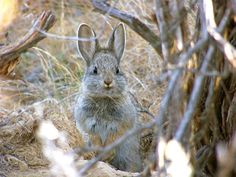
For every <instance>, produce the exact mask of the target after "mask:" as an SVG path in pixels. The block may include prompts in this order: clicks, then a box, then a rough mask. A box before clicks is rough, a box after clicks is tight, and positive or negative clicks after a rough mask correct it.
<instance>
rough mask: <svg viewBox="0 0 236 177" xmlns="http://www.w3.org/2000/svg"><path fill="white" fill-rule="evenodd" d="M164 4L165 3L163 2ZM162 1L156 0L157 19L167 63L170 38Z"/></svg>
mask: <svg viewBox="0 0 236 177" xmlns="http://www.w3.org/2000/svg"><path fill="white" fill-rule="evenodd" d="M162 2H163V1H162ZM162 2H161V0H156V18H157V21H158V26H159V27H160V28H159V29H160V36H161V47H162V53H163V57H164V60H165V61H169V55H170V54H169V46H170V45H169V38H168V33H167V30H168V26H167V23H166V21H165V17H164V7H163V5H162Z"/></svg>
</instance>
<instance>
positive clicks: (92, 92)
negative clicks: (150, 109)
mask: <svg viewBox="0 0 236 177" xmlns="http://www.w3.org/2000/svg"><path fill="white" fill-rule="evenodd" d="M78 36H79V37H84V38H91V39H95V38H96V35H95V33H94V31H93V30H92V29H91V28H90V27H89V26H87V25H85V24H82V25H80V27H79V29H78ZM124 47H125V31H124V26H123V24H119V25H118V26H117V27H116V28H115V29H114V30H113V33H112V36H111V38H110V40H109V42H108V46H107V47H105V48H101V47H100V45H99V43H98V41H97V39H96V40H90V41H86V42H85V41H79V42H78V49H79V52H80V54H81V55H82V57H83V58H84V60H85V61H86V64H87V67H86V71H85V74H84V77H83V80H82V86H81V94H80V96H79V97H78V100H77V103H76V105H75V109H74V117H75V120H76V123H77V127H78V129H79V130H80V131H81V133H82V134H84V132H85V133H86V134H88V135H89V140H90V141H91V143H92V144H93V145H98V146H106V145H108V144H111V143H113V142H114V141H115V140H116V139H117V138H119V137H120V136H122V135H123V134H124V133H125V132H126V131H127V130H130V129H132V128H133V127H135V126H138V123H137V116H138V114H137V110H136V108H135V106H134V105H133V103H132V101H131V99H130V96H129V93H128V88H127V81H126V78H125V76H124V73H123V72H122V71H121V68H120V60H121V57H122V55H123V52H124ZM111 164H112V165H113V166H115V167H116V168H118V169H120V170H127V171H140V170H141V168H142V162H141V159H140V152H139V136H138V135H134V136H132V137H131V138H129V139H127V140H126V141H125V142H124V143H123V144H121V145H119V146H118V147H117V148H116V149H115V153H114V158H113V159H112V160H111Z"/></svg>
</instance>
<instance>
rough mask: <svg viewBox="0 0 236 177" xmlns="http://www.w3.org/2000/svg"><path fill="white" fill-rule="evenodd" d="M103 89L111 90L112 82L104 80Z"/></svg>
mask: <svg viewBox="0 0 236 177" xmlns="http://www.w3.org/2000/svg"><path fill="white" fill-rule="evenodd" d="M104 87H105V88H111V87H112V80H111V79H106V80H104Z"/></svg>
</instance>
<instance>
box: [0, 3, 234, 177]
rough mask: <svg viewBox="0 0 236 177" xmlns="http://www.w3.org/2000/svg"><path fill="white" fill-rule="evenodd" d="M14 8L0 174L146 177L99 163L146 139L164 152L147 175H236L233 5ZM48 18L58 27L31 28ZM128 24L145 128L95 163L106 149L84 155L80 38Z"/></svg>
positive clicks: (0, 111)
mask: <svg viewBox="0 0 236 177" xmlns="http://www.w3.org/2000/svg"><path fill="white" fill-rule="evenodd" d="M3 2H7V1H5V0H3V1H0V8H1V7H3V6H1V3H3ZM9 2H10V1H9ZM11 2H12V3H11V4H4V7H7V5H13V6H14V8H13V9H12V11H11V12H9V14H7V13H6V11H1V13H3V14H1V13H0V17H4V16H6V19H5V20H2V21H1V20H0V21H1V22H3V23H0V43H1V44H2V46H0V65H1V69H0V73H1V81H0V99H1V100H0V142H1V143H0V175H3V176H4V175H5V176H51V175H54V176H80V175H82V174H84V173H85V174H86V176H94V174H95V176H138V175H140V174H138V173H129V172H121V171H118V170H115V169H113V168H112V167H111V166H109V165H108V164H107V163H104V162H97V161H99V160H101V159H102V158H103V156H104V155H105V154H106V153H107V152H109V151H110V150H112V148H113V147H114V146H115V145H116V143H120V142H122V141H123V140H124V139H125V138H126V137H125V136H129V135H131V134H132V133H137V132H138V131H142V135H143V144H142V145H141V146H142V147H143V148H147V149H149V147H146V146H147V145H148V146H151V144H152V145H156V144H157V147H156V148H155V146H153V147H152V148H151V154H150V155H149V156H150V158H148V160H147V161H146V164H145V165H146V168H145V170H144V171H143V172H142V173H141V175H143V176H218V177H231V176H235V173H236V172H235V171H236V169H235V158H234V157H235V153H236V151H235V149H236V148H235V143H236V140H235V139H236V138H235V130H236V127H235V126H236V124H235V120H236V119H235V118H236V114H235V81H236V80H235V58H236V57H235V56H236V55H235V48H234V47H235V39H234V38H235V37H234V36H235V15H234V14H235V6H236V4H235V2H234V1H231V0H227V1H215V0H213V1H211V0H199V1H191V0H185V1H178V0H173V1H162V0H155V1H144V0H139V1H135V0H134V1H123V0H120V1H117V2H116V1H106V2H105V1H96V0H92V1H75V0H61V1H54V0H53V1H47V0H38V1H27V0H21V1H17V0H11ZM5 5H6V6H5ZM6 9H7V8H6ZM45 10H50V11H52V14H53V15H55V16H56V19H57V21H56V22H55V24H54V19H53V20H52V21H51V23H38V24H39V26H38V28H40V30H39V29H38V28H31V26H34V27H35V25H33V24H37V21H35V19H37V18H44V19H45V17H50V18H54V17H53V15H52V14H51V13H49V11H45ZM43 11H45V12H43ZM4 12H5V14H4ZM42 12H43V13H42ZM40 14H41V16H40ZM120 14H121V16H119V15H120ZM127 14H129V15H127ZM111 16H112V17H114V18H112V17H111ZM119 21H123V22H124V23H126V24H127V26H126V30H127V44H126V51H125V56H124V58H123V61H122V65H123V66H124V68H125V72H126V75H127V78H128V81H129V87H130V91H131V93H132V94H133V95H134V97H135V98H136V99H137V101H138V102H139V104H138V106H139V109H140V115H141V116H140V121H141V122H143V124H144V125H143V127H142V128H140V129H139V130H130V131H129V132H128V133H127V134H126V135H125V136H124V137H122V138H123V139H122V138H121V139H119V140H118V141H117V142H115V144H112V145H111V146H108V147H106V148H105V149H103V150H100V151H101V153H100V155H98V156H97V157H94V153H93V151H94V150H98V149H96V147H94V149H89V148H88V149H86V148H85V147H84V148H81V147H83V146H84V142H83V140H82V135H80V134H79V133H78V130H77V129H76V126H75V122H74V120H73V117H72V109H73V105H74V101H75V97H76V95H78V92H79V86H80V79H81V76H82V75H83V68H84V63H83V61H82V60H81V58H80V56H78V55H77V49H76V42H75V41H76V40H77V39H76V38H75V34H76V30H77V27H78V25H79V24H80V23H83V22H86V23H88V24H89V25H90V26H92V27H93V28H94V29H95V31H98V34H97V35H98V36H99V38H101V40H103V39H106V38H107V37H108V36H109V34H110V32H111V29H112V27H114V26H115V25H116V24H117V23H119ZM46 22H49V21H47V20H46ZM53 24H54V26H52V25H53ZM44 25H46V26H47V25H49V26H48V27H46V28H45V26H44ZM50 27H52V29H51V30H50V31H49V32H48V33H47V30H48V29H49V28H50ZM157 27H158V28H157ZM30 28H31V30H30ZM145 29H147V30H145ZM135 31H136V32H135ZM31 34H37V35H33V37H32V36H31ZM20 36H26V37H25V38H23V40H22V38H21V37H20ZM35 36H36V37H35ZM44 37H46V39H44V40H42V41H40V42H39V40H41V39H42V38H44ZM35 38H36V39H37V40H33V41H36V42H33V43H32V39H35ZM24 39H26V40H24ZM154 39H155V40H154ZM27 42H28V45H25V46H26V47H25V48H21V47H22V43H23V44H27ZM37 42H39V43H38V44H37V45H32V44H36V43H37ZM19 46H20V47H19ZM12 47H13V48H14V47H15V48H16V49H22V50H19V51H18V52H15V53H14V50H11V49H12ZM8 51H11V52H12V54H13V55H3V54H4V52H8ZM23 51H24V52H23ZM22 52H23V53H22ZM2 56H7V57H5V58H4V57H2ZM9 56H10V57H9ZM9 61H11V62H9ZM12 61H13V62H12ZM19 61H20V62H19ZM18 62H19V63H18ZM146 123H147V124H146ZM156 125H157V126H156ZM54 126H55V127H54ZM40 127H41V128H40ZM153 127H157V128H154V129H155V130H156V133H155V134H153V131H151V132H152V135H151V136H149V135H150V131H149V130H151V129H152V128H153ZM38 130H41V131H38ZM40 132H41V134H40ZM146 137H147V138H146ZM150 137H151V139H152V143H150V141H149V139H148V138H150ZM149 150H150V149H149ZM54 153H55V154H54ZM52 154H54V155H52ZM61 159H63V160H61ZM84 159H92V160H89V161H87V160H84ZM59 162H60V163H59ZM96 162H97V163H96ZM94 164H96V165H95V166H94Z"/></svg>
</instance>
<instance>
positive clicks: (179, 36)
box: [170, 0, 183, 51]
mask: <svg viewBox="0 0 236 177" xmlns="http://www.w3.org/2000/svg"><path fill="white" fill-rule="evenodd" d="M170 3H171V5H172V6H171V7H172V9H173V10H171V11H172V12H173V13H172V16H173V18H174V19H178V20H179V19H180V14H179V7H178V4H177V1H176V0H172V1H170ZM175 35H176V41H177V48H178V50H179V51H181V50H182V49H183V35H182V31H181V27H180V24H179V23H177V27H176V32H175Z"/></svg>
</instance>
